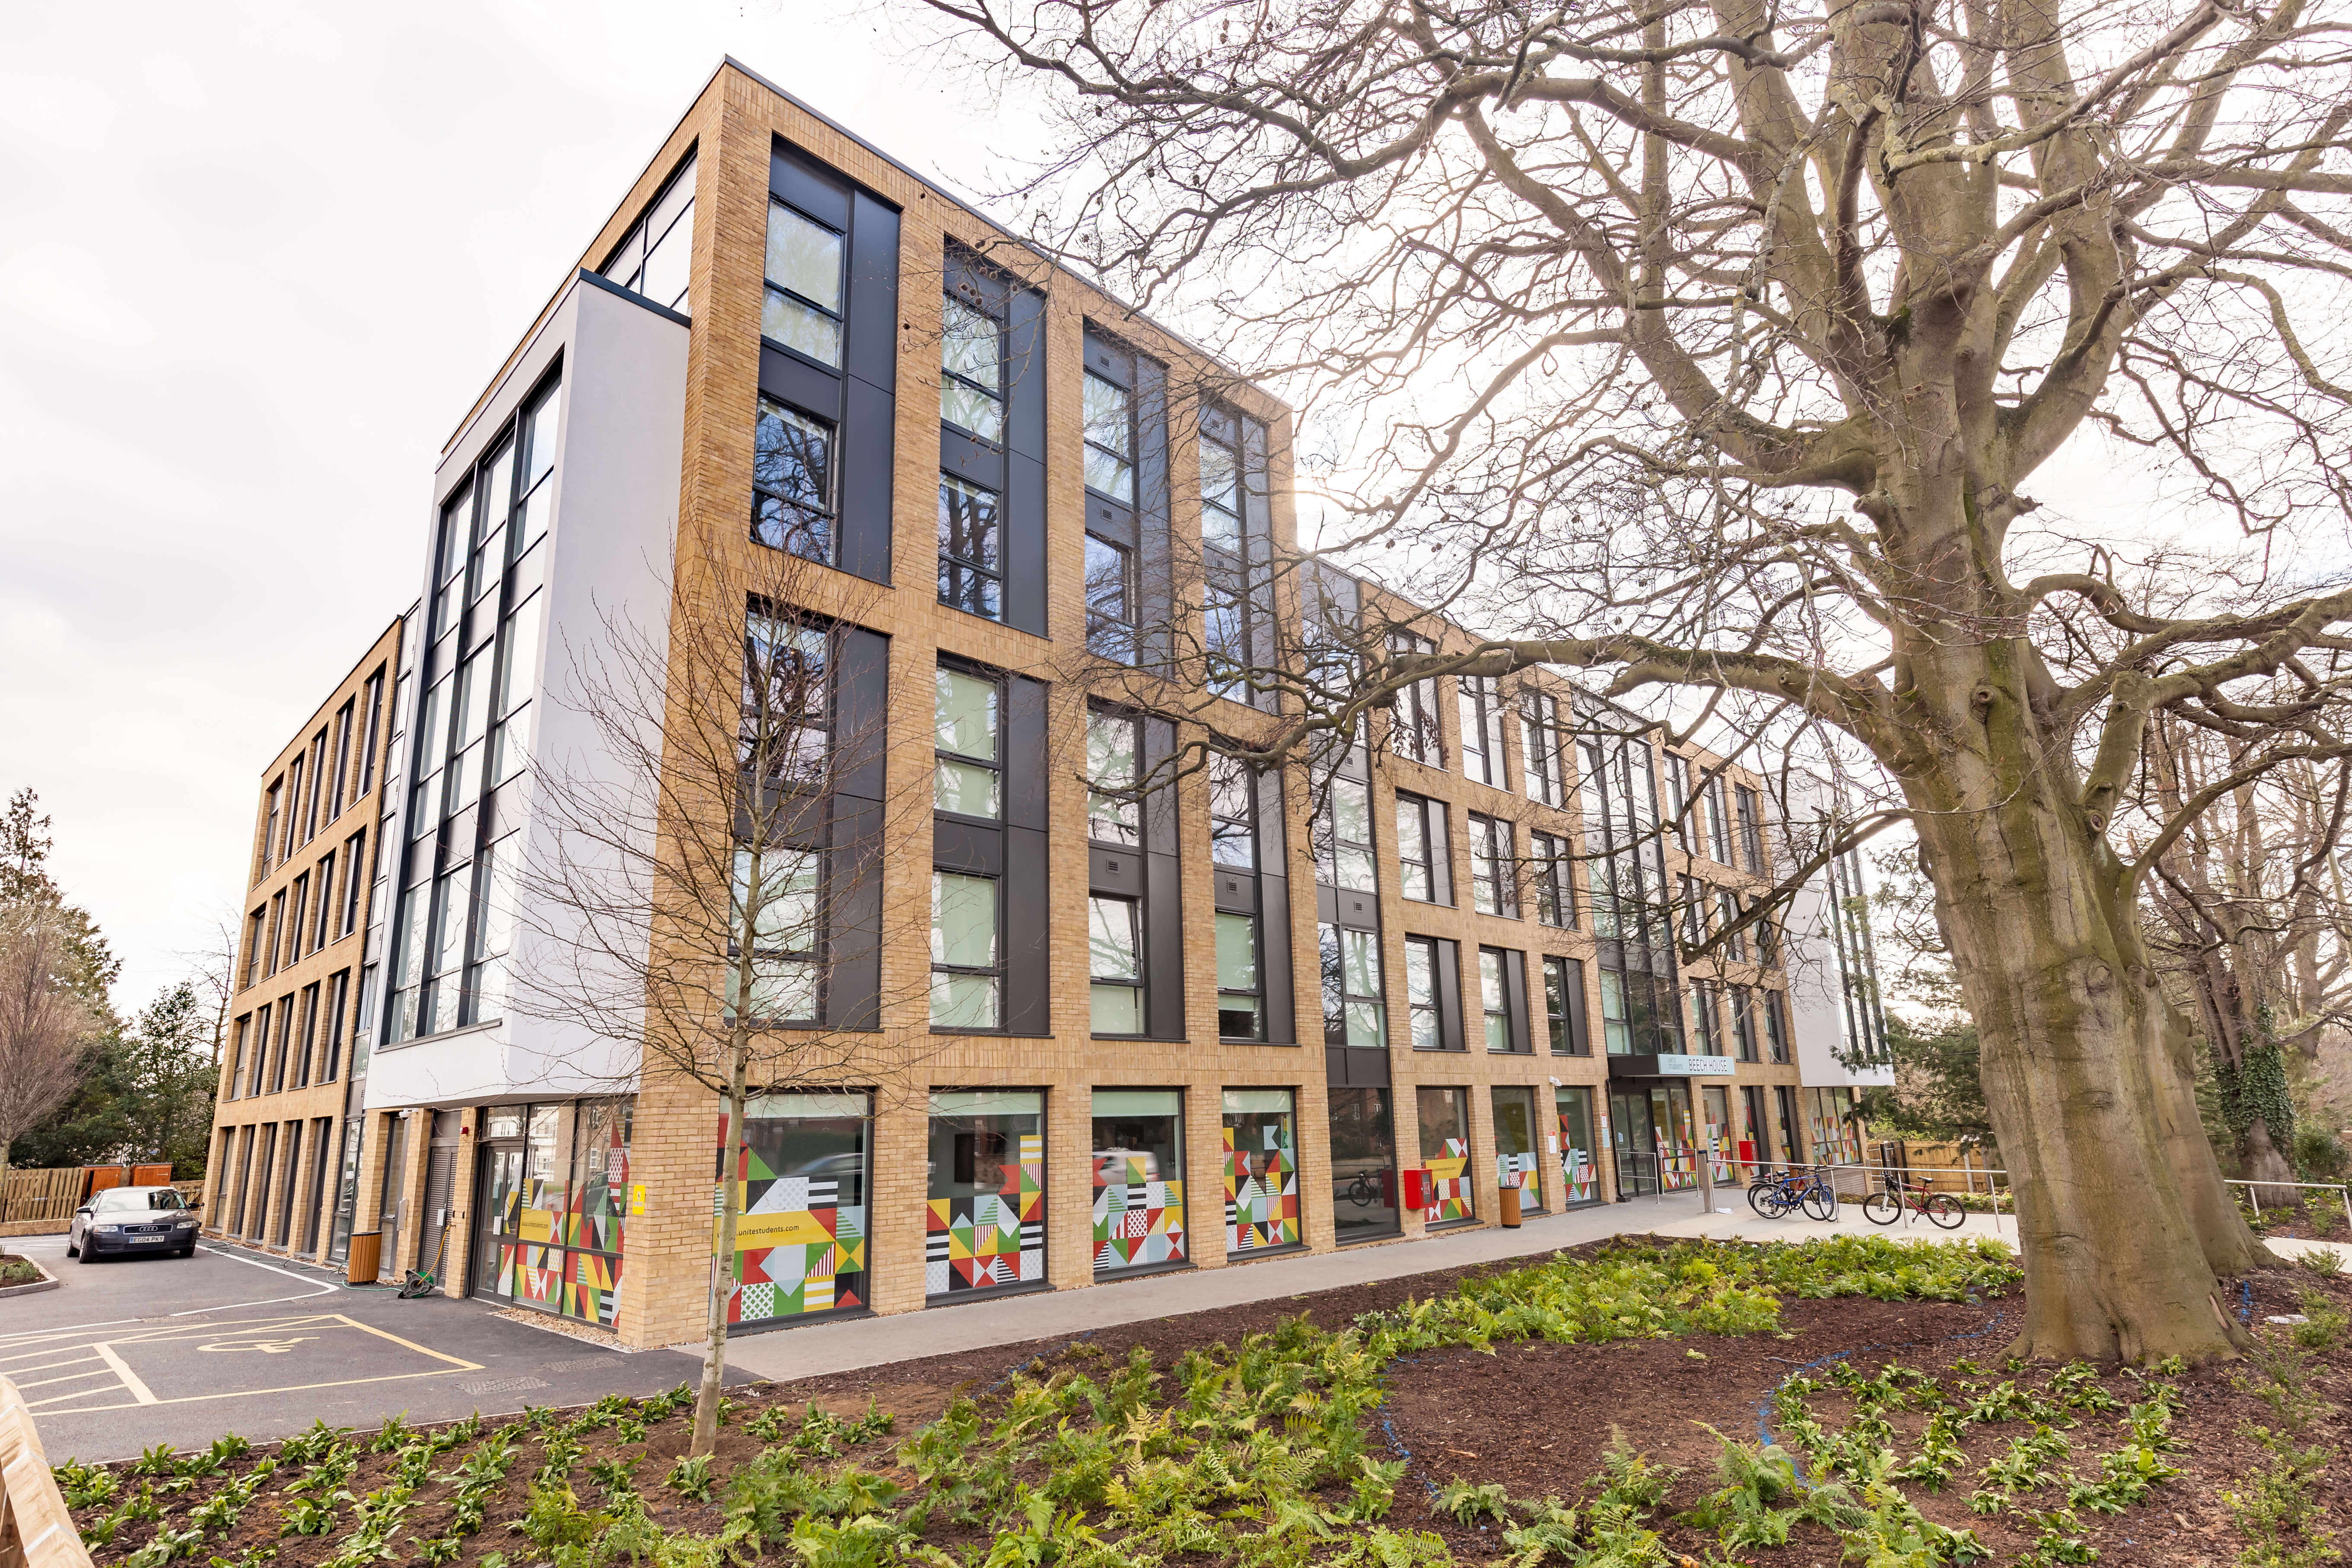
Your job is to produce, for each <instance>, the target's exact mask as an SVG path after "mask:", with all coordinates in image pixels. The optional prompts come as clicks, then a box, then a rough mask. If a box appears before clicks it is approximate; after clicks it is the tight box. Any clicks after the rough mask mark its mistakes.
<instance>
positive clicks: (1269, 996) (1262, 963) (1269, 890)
mask: <svg viewBox="0 0 2352 1568" xmlns="http://www.w3.org/2000/svg"><path fill="white" fill-rule="evenodd" d="M1257 896H1258V955H1257V958H1258V973H1259V976H1260V977H1261V979H1262V980H1263V982H1264V984H1265V1041H1266V1044H1268V1045H1270V1046H1290V1045H1296V1044H1297V1043H1298V1004H1297V996H1296V993H1295V992H1294V991H1293V989H1292V986H1291V975H1290V879H1288V878H1286V877H1272V876H1261V877H1260V878H1258V879H1257Z"/></svg>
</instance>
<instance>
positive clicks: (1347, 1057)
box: [1323, 1046, 1389, 1089]
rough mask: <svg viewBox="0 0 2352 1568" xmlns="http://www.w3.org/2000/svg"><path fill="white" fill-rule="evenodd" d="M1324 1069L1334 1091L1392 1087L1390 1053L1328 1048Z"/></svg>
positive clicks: (1325, 1049) (1324, 1059) (1356, 1047)
mask: <svg viewBox="0 0 2352 1568" xmlns="http://www.w3.org/2000/svg"><path fill="white" fill-rule="evenodd" d="M1323 1068H1324V1071H1325V1073H1326V1074H1327V1075H1328V1077H1329V1079H1330V1081H1331V1085H1332V1087H1333V1088H1335V1089H1386V1088H1388V1087H1389V1054H1388V1052H1386V1051H1383V1050H1380V1049H1378V1048H1376V1047H1370V1046H1328V1047H1325V1048H1324V1051H1323Z"/></svg>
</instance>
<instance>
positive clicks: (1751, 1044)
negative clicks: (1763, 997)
mask: <svg viewBox="0 0 2352 1568" xmlns="http://www.w3.org/2000/svg"><path fill="white" fill-rule="evenodd" d="M1730 991H1731V1036H1732V1038H1733V1040H1734V1041H1736V1042H1737V1043H1738V1049H1739V1059H1740V1060H1741V1061H1743V1062H1752V1061H1754V1060H1756V1059H1757V1057H1756V1009H1755V1006H1754V1005H1753V1004H1752V1002H1751V1001H1750V998H1751V997H1752V996H1753V995H1754V994H1755V993H1753V992H1751V991H1750V990H1748V987H1747V986H1745V985H1734V986H1732V987H1730Z"/></svg>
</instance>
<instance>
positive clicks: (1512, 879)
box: [1462, 811, 1519, 921]
mask: <svg viewBox="0 0 2352 1568" xmlns="http://www.w3.org/2000/svg"><path fill="white" fill-rule="evenodd" d="M1462 815H1463V825H1464V829H1465V832H1466V834H1467V835H1468V837H1469V839H1470V908H1471V910H1473V911H1474V912H1475V913H1477V914H1482V915H1491V916H1494V917H1496V918H1497V919H1501V920H1513V921H1515V920H1517V919H1518V918H1519V890H1518V878H1517V876H1516V875H1515V874H1514V871H1515V867H1514V865H1513V856H1514V854H1515V852H1516V850H1517V841H1516V838H1515V836H1514V835H1513V833H1512V831H1511V829H1512V823H1511V819H1510V818H1509V817H1507V816H1490V815H1489V814H1487V813H1486V812H1483V811H1467V812H1465V813H1463V814H1462ZM1481 864H1484V865H1485V866H1486V868H1487V871H1486V876H1485V877H1483V878H1482V877H1481V876H1480V875H1479V867H1480V866H1481ZM1482 881H1483V882H1485V883H1486V886H1487V887H1488V888H1490V889H1492V892H1491V895H1490V897H1491V901H1492V903H1493V905H1494V907H1493V908H1491V909H1489V908H1487V907H1486V905H1485V904H1482V903H1481V902H1480V901H1479V885H1480V883H1481V882H1482Z"/></svg>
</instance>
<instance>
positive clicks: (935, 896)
mask: <svg viewBox="0 0 2352 1568" xmlns="http://www.w3.org/2000/svg"><path fill="white" fill-rule="evenodd" d="M949 877H952V878H955V879H958V880H961V881H966V882H984V883H986V884H987V885H988V888H989V893H990V919H991V921H992V922H993V924H992V927H991V940H990V944H989V945H990V948H991V951H992V963H989V964H987V965H984V966H983V965H977V964H958V963H946V962H944V961H943V960H941V959H940V956H939V947H938V937H939V934H940V909H941V900H940V891H941V879H943V878H949ZM930 929H931V937H932V943H933V945H932V948H931V951H930V952H929V955H928V956H929V961H930V973H931V992H930V1020H931V1022H930V1029H931V1033H933V1034H935V1035H1002V1034H1003V1033H1005V1032H1006V1025H1005V1006H1004V879H1003V878H1002V877H990V876H983V875H982V874H980V873H977V872H972V871H958V870H950V869H949V868H944V867H938V866H934V867H933V868H931V926H930ZM941 975H950V976H961V977H985V978H986V979H988V980H989V981H990V982H991V983H992V998H993V1002H994V1011H995V1015H996V1021H995V1022H994V1023H993V1024H990V1025H985V1026H979V1025H961V1024H942V1023H940V1021H939V997H940V991H939V984H940V976H941Z"/></svg>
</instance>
